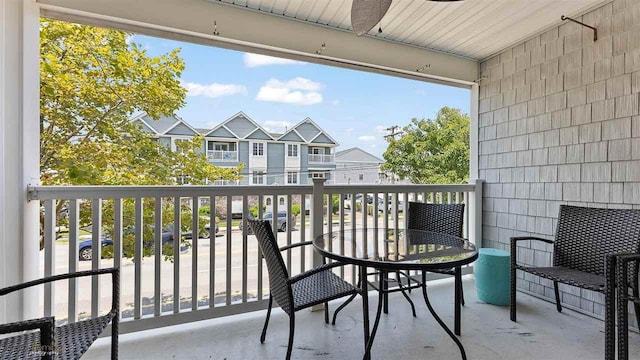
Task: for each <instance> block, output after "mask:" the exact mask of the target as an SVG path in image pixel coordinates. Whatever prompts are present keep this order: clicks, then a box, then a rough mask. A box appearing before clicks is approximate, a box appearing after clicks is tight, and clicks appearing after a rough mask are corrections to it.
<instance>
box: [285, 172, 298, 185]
mask: <svg viewBox="0 0 640 360" xmlns="http://www.w3.org/2000/svg"><path fill="white" fill-rule="evenodd" d="M297 183H298V173H297V172H295V171H288V172H287V184H290V185H291V184H297Z"/></svg>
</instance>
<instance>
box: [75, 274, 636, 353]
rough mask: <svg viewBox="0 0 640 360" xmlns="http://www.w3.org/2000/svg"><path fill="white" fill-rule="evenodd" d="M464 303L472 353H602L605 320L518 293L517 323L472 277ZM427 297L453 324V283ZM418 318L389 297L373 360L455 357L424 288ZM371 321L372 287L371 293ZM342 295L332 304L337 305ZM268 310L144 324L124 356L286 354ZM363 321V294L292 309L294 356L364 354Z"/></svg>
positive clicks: (95, 349)
mask: <svg viewBox="0 0 640 360" xmlns="http://www.w3.org/2000/svg"><path fill="white" fill-rule="evenodd" d="M464 292H465V296H466V299H467V306H466V307H464V308H463V311H462V337H461V341H462V343H463V344H464V346H465V349H466V352H467V356H468V358H469V359H470V360H471V359H487V360H489V359H491V360H497V359H563V360H564V359H580V360H588V359H603V358H604V324H603V322H602V321H600V320H597V319H594V318H591V317H588V316H585V315H582V314H579V313H577V312H574V311H571V310H568V309H566V310H564V311H563V312H562V313H561V314H559V313H557V312H556V309H555V305H554V304H552V303H549V302H546V301H543V300H540V299H537V298H534V297H532V296H528V295H525V294H521V293H519V294H518V306H519V308H518V322H517V323H513V322H511V321H510V320H509V307H498V306H493V305H487V304H484V303H481V302H480V301H478V300H477V299H476V294H475V287H474V282H473V278H472V277H466V278H465V279H464ZM429 295H430V296H429V298H430V299H431V301H432V304H433V306H434V307H435V309H436V311H437V312H438V314H440V315H441V317H442V318H443V319H444V321H445V322H446V323H447V324H448V325H449V324H450V326H451V328H452V327H453V307H452V301H453V282H452V281H451V280H449V279H446V280H440V281H437V282H433V283H430V286H429ZM411 298H412V300H413V301H414V303H415V304H416V310H417V315H418V316H417V318H413V317H412V316H411V309H410V307H409V304H408V303H407V301H406V300H405V299H404V298H403V297H402V295H401V294H399V293H395V294H392V295H391V296H390V309H389V314H388V315H384V314H383V315H382V318H381V321H380V326H379V328H378V334H377V336H376V341H375V344H374V346H373V352H372V359H438V360H445V359H456V360H457V359H460V352H459V351H458V348H457V347H456V346H455V344H454V343H453V341H452V340H451V339H450V338H449V337H448V336H447V335H446V334H445V332H444V331H443V330H442V328H441V327H440V326H439V325H438V324H437V323H436V322H435V320H434V319H433V318H432V317H431V315H430V314H429V312H428V310H427V308H426V306H425V304H424V301H423V299H422V295H421V293H420V292H418V291H414V292H413V293H412V295H411ZM369 299H370V301H369V304H370V310H371V315H370V316H371V322H372V324H373V319H374V316H375V309H376V306H377V293H375V292H371V293H370V297H369ZM338 304H340V302H333V303H331V305H332V306H331V309H332V310H333V309H335V308H336V307H337V305H338ZM265 315H266V312H265V311H257V312H253V313H247V314H241V315H235V316H230V317H226V318H220V319H211V320H203V321H199V322H195V323H189V324H181V325H177V326H171V327H165V328H159V329H154V330H148V331H142V332H138V333H132V334H126V335H122V336H121V337H120V358H121V359H153V360H158V359H220V360H222V359H229V360H231V359H283V358H284V356H285V353H286V346H287V336H288V329H289V322H288V317H287V316H286V314H285V313H284V312H282V311H281V310H280V309H275V310H274V311H273V312H272V314H271V321H270V324H269V329H268V331H267V339H266V341H265V343H264V344H260V341H259V337H260V331H261V329H262V325H263V322H264V317H265ZM629 343H630V357H629V358H630V359H639V358H640V336H639V335H638V334H637V333H631V335H630V339H629ZM109 344H110V343H109V339H108V338H104V339H99V340H98V341H97V342H96V343H95V344H94V345H93V346H92V347H91V349H90V350H89V352H88V353H87V354H86V355H85V356H84V357H83V359H107V358H108V357H109ZM362 355H363V325H362V308H361V301H360V298H357V299H356V300H354V301H353V303H351V304H350V305H349V306H348V307H347V308H345V309H344V310H343V311H342V312H341V313H340V315H339V316H338V321H337V322H336V325H335V326H332V325H326V324H325V323H324V319H323V312H321V311H318V312H310V311H305V310H303V311H300V312H298V313H297V314H296V334H295V339H294V350H293V355H292V358H294V359H361V358H362Z"/></svg>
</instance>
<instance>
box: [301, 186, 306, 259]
mask: <svg viewBox="0 0 640 360" xmlns="http://www.w3.org/2000/svg"><path fill="white" fill-rule="evenodd" d="M306 202H307V195H305V194H300V241H301V242H305V241H307V239H306V234H305V229H306V224H305V222H306V221H307V204H306ZM305 257H306V251H305V250H304V249H300V271H306V266H305Z"/></svg>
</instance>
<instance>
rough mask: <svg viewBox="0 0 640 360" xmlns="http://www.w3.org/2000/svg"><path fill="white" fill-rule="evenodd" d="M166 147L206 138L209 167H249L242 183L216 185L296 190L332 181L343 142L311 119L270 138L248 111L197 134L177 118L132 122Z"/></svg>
mask: <svg viewBox="0 0 640 360" xmlns="http://www.w3.org/2000/svg"><path fill="white" fill-rule="evenodd" d="M132 121H137V122H140V124H141V126H142V128H143V129H144V130H145V131H148V132H150V133H151V134H152V136H155V137H157V138H158V141H160V142H162V143H163V144H165V145H166V146H170V147H171V148H172V149H175V148H176V143H178V142H179V141H184V140H186V139H190V138H191V137H193V136H195V135H198V134H203V135H204V140H203V147H202V151H203V152H205V153H206V155H207V158H208V159H209V162H210V163H211V164H213V165H216V166H221V167H235V166H237V165H238V164H240V163H243V164H244V168H243V171H242V173H241V174H242V175H243V177H242V180H239V181H237V182H236V181H234V182H228V181H222V180H213V183H214V184H217V185H229V184H239V185H243V184H244V185H297V184H309V183H311V179H312V178H314V177H317V178H322V177H323V178H325V179H327V181H328V182H332V175H331V174H332V172H333V171H334V170H335V167H336V165H335V151H334V149H335V148H336V147H337V146H338V142H337V141H335V140H334V139H333V138H332V137H331V136H330V135H329V134H327V133H326V132H325V131H324V130H322V128H320V126H318V124H316V123H315V122H314V121H313V120H311V119H310V118H306V119H304V120H302V121H300V122H299V123H297V124H295V125H294V126H292V127H291V128H290V129H287V131H285V132H284V133H282V134H277V133H271V132H269V131H267V130H266V129H265V128H264V127H262V126H261V125H260V124H258V123H257V122H256V121H255V120H253V119H252V118H251V117H249V116H248V115H247V114H245V113H244V112H242V111H241V112H238V113H236V114H234V115H233V116H231V117H229V118H228V119H226V120H224V121H223V122H222V123H220V124H218V125H217V126H215V127H214V128H213V129H195V128H193V127H192V126H190V125H189V124H188V123H187V122H186V121H184V120H183V119H181V118H180V117H178V116H169V117H162V118H160V119H158V120H153V119H151V118H150V117H149V116H148V115H146V114H141V115H138V116H136V117H135V118H133V119H132Z"/></svg>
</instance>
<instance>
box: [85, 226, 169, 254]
mask: <svg viewBox="0 0 640 360" xmlns="http://www.w3.org/2000/svg"><path fill="white" fill-rule="evenodd" d="M162 230H163V231H162V245H171V244H173V225H167V226H165V227H164V228H163V229H162ZM126 231H128V232H129V233H134V232H135V229H134V228H133V227H131V228H129V229H127V230H126ZM144 242H145V245H146V246H151V245H152V244H153V241H152V240H151V241H147V240H145V241H144ZM100 245H102V247H105V246H113V240H111V239H110V238H108V237H106V236H104V235H103V236H102V239H100ZM91 247H92V240H91V239H89V240H84V241H82V242H80V244H78V258H79V259H80V260H81V261H88V260H91V255H92V249H91Z"/></svg>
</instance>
